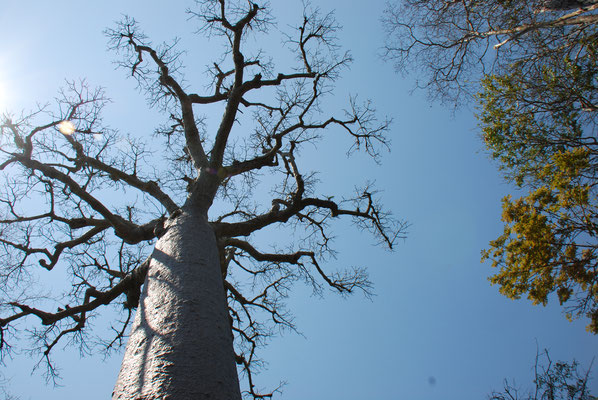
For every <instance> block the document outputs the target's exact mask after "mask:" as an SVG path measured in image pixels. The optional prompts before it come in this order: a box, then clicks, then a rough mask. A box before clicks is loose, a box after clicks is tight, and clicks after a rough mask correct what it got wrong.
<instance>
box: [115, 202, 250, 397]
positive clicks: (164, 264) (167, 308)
mask: <svg viewBox="0 0 598 400" xmlns="http://www.w3.org/2000/svg"><path fill="white" fill-rule="evenodd" d="M185 208H186V210H185V211H183V212H182V213H181V214H180V215H179V216H178V217H177V218H176V219H175V220H174V221H171V222H170V224H169V226H167V229H168V230H167V231H166V233H165V235H164V236H162V237H161V238H160V240H159V241H158V242H157V244H156V247H155V249H154V252H153V254H152V260H151V263H150V267H149V271H148V275H147V278H146V282H145V285H144V289H143V293H142V295H141V299H140V302H139V308H138V309H137V314H136V316H135V321H134V322H133V326H132V328H131V335H130V338H129V342H128V344H127V348H126V352H125V356H124V360H123V363H122V366H121V370H120V374H119V376H118V380H117V383H116V387H115V389H114V392H113V399H121V400H125V399H126V400H150V399H151V400H153V399H156V400H157V399H160V400H166V399H170V400H191V399H192V400H201V399H210V400H238V399H240V398H241V394H240V389H239V381H238V377H237V371H236V364H235V358H234V350H233V338H232V334H231V329H230V323H229V319H228V309H227V305H226V298H225V293H224V287H223V282H222V274H221V271H220V263H219V257H218V248H217V246H216V238H215V236H214V232H213V230H212V228H211V227H210V225H209V224H208V221H207V217H206V216H205V213H200V212H195V211H190V210H189V209H190V207H185Z"/></svg>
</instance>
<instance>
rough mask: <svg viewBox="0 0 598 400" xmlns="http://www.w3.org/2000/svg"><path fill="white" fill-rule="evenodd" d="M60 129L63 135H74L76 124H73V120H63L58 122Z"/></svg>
mask: <svg viewBox="0 0 598 400" xmlns="http://www.w3.org/2000/svg"><path fill="white" fill-rule="evenodd" d="M58 130H59V131H60V132H61V133H62V134H63V135H72V134H73V133H75V124H73V123H72V122H71V121H62V122H61V123H59V124H58Z"/></svg>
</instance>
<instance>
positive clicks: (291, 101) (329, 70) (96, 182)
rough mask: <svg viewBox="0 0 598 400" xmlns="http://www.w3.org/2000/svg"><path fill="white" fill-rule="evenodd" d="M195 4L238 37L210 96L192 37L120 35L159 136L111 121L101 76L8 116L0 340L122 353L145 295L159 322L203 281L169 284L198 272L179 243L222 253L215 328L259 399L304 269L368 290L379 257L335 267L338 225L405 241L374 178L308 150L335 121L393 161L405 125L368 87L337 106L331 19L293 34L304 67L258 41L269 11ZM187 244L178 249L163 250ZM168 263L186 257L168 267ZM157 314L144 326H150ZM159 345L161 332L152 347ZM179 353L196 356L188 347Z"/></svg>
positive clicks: (308, 277)
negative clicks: (189, 60)
mask: <svg viewBox="0 0 598 400" xmlns="http://www.w3.org/2000/svg"><path fill="white" fill-rule="evenodd" d="M188 13H189V17H190V21H193V22H195V23H197V24H198V26H199V28H198V32H199V33H200V34H202V35H205V36H207V37H209V38H210V39H212V40H221V43H222V44H223V46H224V48H225V50H224V52H223V55H222V57H221V59H218V60H215V61H214V62H212V63H210V64H208V75H209V79H208V81H207V82H203V84H204V85H205V87H207V88H208V89H207V90H206V91H205V92H204V91H201V88H202V87H204V86H202V85H201V84H200V85H198V86H197V90H198V91H196V90H195V85H191V84H190V83H189V82H190V81H191V80H188V78H187V77H186V73H187V71H186V70H184V69H183V67H182V64H181V62H180V60H181V56H182V50H180V49H179V48H178V47H177V42H176V41H174V42H165V43H162V44H155V43H154V42H152V41H150V40H149V38H147V37H146V36H145V35H144V34H143V32H142V30H141V28H140V27H139V24H138V23H137V22H136V21H135V20H134V19H133V18H130V17H124V18H123V19H122V21H120V22H119V23H118V24H117V25H116V26H115V27H114V28H112V29H108V30H107V31H106V35H107V37H108V39H109V42H110V47H111V49H112V50H113V51H115V52H116V53H117V55H118V57H119V66H120V67H121V68H122V69H124V70H125V72H126V73H127V75H130V76H132V77H133V78H134V79H135V80H136V81H137V83H138V84H139V88H140V89H141V90H142V91H143V92H144V93H146V94H147V98H148V100H149V103H150V105H151V106H152V107H153V109H154V110H156V112H158V113H160V114H161V115H163V116H164V124H163V125H162V126H160V127H158V128H157V129H156V131H155V132H154V134H153V135H150V134H148V133H143V132H142V133H138V134H136V135H132V136H130V137H125V136H124V135H122V134H121V133H120V132H118V130H116V129H114V128H111V127H110V126H109V125H108V124H107V123H105V122H104V120H103V118H102V109H103V108H104V107H105V105H106V104H107V103H108V102H109V101H110V100H109V98H108V97H107V95H106V94H105V93H104V91H103V90H102V89H95V88H92V87H90V85H88V84H87V83H86V82H85V81H73V82H69V83H68V84H67V86H66V87H65V88H64V90H63V91H62V92H61V93H60V96H59V97H58V99H57V102H56V104H55V105H54V106H47V107H41V108H39V109H38V110H35V111H34V112H33V113H27V114H22V115H18V116H17V115H6V116H5V117H4V118H3V120H2V123H1V125H0V126H1V132H0V134H1V147H0V154H1V157H2V158H1V160H0V170H1V171H2V179H3V181H4V185H3V189H2V191H1V192H0V202H2V205H3V209H2V217H1V220H0V257H1V259H2V266H1V267H0V268H1V275H0V277H1V279H2V283H3V289H2V292H1V301H0V310H1V312H2V318H1V319H0V326H1V328H2V329H1V331H0V332H1V336H0V339H1V342H0V348H1V350H2V354H3V356H6V355H10V353H11V350H12V346H13V345H15V344H16V345H24V343H26V342H25V339H27V338H26V337H24V336H26V335H24V333H25V332H26V331H29V332H30V335H29V336H30V337H29V338H28V339H30V341H29V344H28V346H29V347H28V349H29V350H31V351H32V352H33V353H34V354H37V355H38V356H39V357H40V358H41V360H40V362H43V363H44V365H46V366H47V372H48V375H49V376H50V377H53V376H54V375H55V373H56V370H55V369H54V365H53V363H52V359H51V354H52V351H53V349H54V348H55V347H56V345H57V344H58V343H64V342H65V341H71V342H74V343H77V344H78V345H80V346H81V347H82V348H84V349H85V348H87V347H88V346H92V344H93V343H100V345H101V346H102V347H103V348H105V349H111V348H113V347H115V346H119V345H121V343H122V341H123V339H124V338H125V333H126V332H127V328H128V326H129V325H130V322H131V320H132V316H133V313H134V312H133V311H134V310H135V309H137V308H138V309H141V308H144V307H145V308H144V312H143V314H144V317H147V318H153V317H154V314H156V315H158V314H160V312H162V311H160V310H159V308H160V307H162V306H164V308H165V309H167V308H168V304H162V303H161V301H170V300H172V299H171V298H169V297H168V294H164V293H165V292H168V291H169V290H170V289H172V287H170V288H169V287H168V285H175V284H174V283H173V282H175V281H176V282H177V283H176V285H182V286H184V285H185V283H186V282H184V280H183V281H181V280H178V281H177V280H176V279H175V280H173V281H172V282H170V281H168V279H170V278H167V277H165V275H164V273H165V272H164V271H166V270H167V271H170V272H168V273H172V271H176V270H177V268H179V269H181V268H182V269H184V268H187V267H189V265H186V264H189V262H186V261H180V260H181V259H183V260H184V259H185V256H186V255H185V254H183V255H182V256H181V257H182V258H180V257H179V253H181V252H182V251H180V252H179V251H178V250H177V246H178V247H181V248H184V249H188V250H189V252H190V253H193V254H192V255H195V253H194V252H195V251H198V253H197V254H198V255H199V256H200V258H201V259H202V260H203V258H205V259H206V260H208V261H206V263H207V264H206V265H208V267H206V268H207V269H209V268H211V267H212V265H211V264H210V262H209V260H210V257H211V256H210V252H211V251H212V250H213V253H214V254H216V255H217V258H216V259H217V265H216V269H217V273H216V277H218V276H219V275H221V276H220V277H218V279H219V280H218V279H216V280H215V281H214V282H216V283H215V284H211V283H207V284H205V285H212V286H220V287H217V288H216V289H217V290H216V291H215V292H214V293H216V295H218V293H219V292H218V290H219V291H222V293H223V298H222V302H223V307H224V308H223V310H224V312H225V314H226V315H227V317H226V318H227V322H230V323H229V324H228V323H227V324H225V325H229V326H224V327H223V326H222V324H221V322H222V320H214V321H208V322H209V323H208V325H210V326H211V325H218V326H219V329H223V332H224V333H223V334H220V333H218V334H217V335H220V337H225V338H227V337H229V336H231V332H232V336H233V337H234V358H233V359H232V361H233V362H236V363H237V364H238V365H239V366H240V370H241V371H242V372H243V373H244V374H245V376H246V378H247V385H246V394H247V395H248V396H251V397H255V398H263V397H268V396H270V395H271V394H268V393H259V392H258V391H257V389H256V386H255V383H254V381H253V377H252V372H253V371H255V369H256V368H258V367H259V359H258V358H257V356H256V349H257V348H258V347H259V346H262V345H263V344H264V342H265V339H266V338H268V337H269V336H271V335H273V334H274V332H275V330H276V328H288V329H294V328H295V326H294V323H293V320H292V317H291V314H290V312H289V311H288V310H287V309H286V308H285V305H284V300H285V298H286V297H287V295H288V293H289V291H290V289H291V287H292V285H293V283H295V282H297V281H303V282H305V283H307V284H308V285H310V286H311V287H312V288H313V290H314V292H315V293H318V294H319V293H321V292H322V291H323V288H324V287H325V286H328V287H330V288H331V289H332V290H333V291H335V292H338V293H341V294H349V293H352V292H355V291H362V292H364V293H366V294H369V290H370V283H369V281H368V278H367V273H366V270H365V269H364V268H363V267H360V266H356V267H348V268H344V269H341V270H337V271H335V270H332V269H330V267H329V266H328V265H327V264H326V263H325V262H326V261H329V260H330V259H331V257H332V256H333V255H334V251H333V247H332V234H331V230H330V229H331V224H332V223H333V221H334V220H335V219H336V218H340V217H346V218H349V219H350V220H352V221H353V222H354V224H355V225H356V226H357V228H358V229H361V230H365V231H369V232H371V233H372V234H373V235H374V237H375V238H376V239H377V241H378V242H379V243H381V244H384V245H385V246H387V247H389V248H392V247H393V244H394V243H395V241H396V240H397V238H399V237H402V236H403V235H404V233H405V229H406V224H405V223H404V222H402V221H398V220H395V219H393V218H392V217H391V215H390V213H389V212H387V211H385V210H384V209H383V208H382V207H381V204H380V201H379V200H378V197H377V194H376V191H375V189H374V188H373V186H372V185H371V184H368V183H367V182H366V183H364V185H362V186H359V187H356V188H354V189H353V193H351V194H349V193H346V194H344V195H343V194H340V195H339V194H333V193H323V194H320V193H319V190H320V189H321V188H320V186H319V185H317V180H316V178H315V174H314V171H310V170H309V167H308V166H305V164H303V163H302V157H301V150H302V149H303V148H304V147H305V146H306V145H308V144H314V143H318V142H319V141H320V140H321V139H322V136H323V135H325V134H327V133H328V132H335V131H336V133H335V134H339V133H344V134H345V137H344V138H343V137H342V136H340V135H339V136H338V140H337V141H336V142H335V143H338V145H339V146H338V147H343V146H342V145H343V144H344V145H345V146H344V151H349V153H351V152H354V151H363V152H364V153H365V154H367V155H369V156H371V157H372V158H373V159H374V160H376V159H377V157H378V156H379V154H380V151H382V150H384V149H386V148H387V147H388V139H387V132H388V130H389V124H390V121H389V120H388V119H379V118H378V117H377V115H376V113H375V109H374V108H373V106H372V104H371V102H369V101H367V100H366V101H360V100H359V99H358V98H357V97H356V96H352V97H350V98H349V99H348V100H347V107H346V109H345V110H344V111H342V112H340V113H338V112H336V113H334V112H329V111H328V110H327V108H326V107H325V102H324V100H323V99H324V98H325V97H326V96H328V95H330V94H332V93H333V92H334V82H335V80H336V79H337V78H338V77H339V76H340V74H341V73H342V71H343V70H345V69H347V68H348V67H349V65H350V64H351V61H352V58H351V55H350V53H348V52H346V51H343V50H342V49H340V47H339V46H338V44H337V41H336V34H337V33H338V31H339V26H338V25H337V24H336V22H335V21H334V18H333V16H332V14H326V13H322V12H320V11H319V10H317V9H315V8H312V7H310V6H309V5H308V6H306V9H305V12H304V14H303V15H302V16H301V17H300V18H299V21H298V25H297V26H296V27H295V28H294V29H292V30H291V31H290V32H289V34H288V35H287V36H286V37H285V38H284V39H283V41H282V42H283V45H284V46H285V47H286V48H287V49H288V50H289V51H290V53H291V54H292V55H293V57H294V64H292V65H286V64H284V63H281V64H283V65H277V64H275V63H274V61H272V60H269V59H268V57H267V56H266V54H267V52H266V51H265V50H262V49H260V48H259V47H256V46H251V45H249V44H248V41H247V36H248V35H250V34H264V33H266V32H268V29H269V28H270V27H271V25H272V17H271V16H270V14H269V13H268V9H267V7H262V6H260V5H257V4H254V3H245V2H234V1H231V2H228V1H224V0H205V1H198V2H197V4H196V6H195V7H194V8H192V9H190V10H189V11H188ZM210 105H220V106H221V107H220V109H221V112H222V114H221V119H220V120H218V121H217V122H215V123H210V122H209V121H206V119H205V118H203V117H202V116H201V114H200V112H199V111H198V110H199V109H201V107H202V106H203V107H206V106H210ZM347 139H348V140H347ZM264 198H265V200H264ZM208 210H209V214H208ZM206 219H209V220H208V221H207V224H206V225H205V227H204V228H205V229H204V228H202V229H204V230H203V231H201V232H203V233H201V234H202V235H206V236H202V238H208V239H209V240H207V239H206V240H205V241H203V240H202V241H201V242H199V240H200V239H199V237H196V236H194V234H191V235H189V234H186V233H185V232H187V230H186V229H191V228H188V227H189V226H191V227H192V228H193V229H195V228H197V226H199V225H202V224H203V222H202V221H204V220H206ZM187 221H191V222H187ZM264 229H275V230H277V231H278V232H283V233H284V234H279V235H277V236H278V237H279V238H280V239H281V241H280V242H279V243H273V244H271V246H270V247H269V248H261V247H259V246H258V245H256V243H255V237H256V235H257V234H258V232H260V231H262V230H264ZM200 230H201V229H200ZM189 232H192V233H193V232H195V231H193V230H190V231H189ZM206 232H207V233H206ZM212 237H213V238H212ZM285 239H288V240H286V241H285ZM194 241H198V242H197V243H195V242H194ZM212 245H213V249H212V250H210V249H206V248H208V247H210V246H212ZM173 248H174V250H173ZM196 248H200V250H196ZM169 249H170V250H169ZM171 250H172V254H170V253H169V254H168V255H169V256H170V258H171V259H172V260H174V261H168V262H167V261H164V260H162V259H160V256H162V255H163V254H165V253H167V252H168V251H171ZM183 253H184V252H183ZM204 253H205V254H204ZM204 255H205V257H204ZM169 262H174V264H173V265H174V267H173V268H175V269H172V268H171V269H164V268H163V267H164V265H166V266H167V267H168V265H167V264H168V263H169ZM202 262H203V261H202ZM185 263H186V264H185ZM191 267H193V268H194V266H193V265H191ZM40 271H43V272H53V273H61V274H63V276H64V278H65V279H64V280H65V285H64V286H63V287H47V286H45V285H44V281H43V280H42V279H39V276H40V275H39V272H40ZM202 273H203V272H202ZM161 274H162V275H161ZM181 276H183V275H181ZM164 282H169V284H164ZM160 285H163V286H160ZM174 289H175V291H176V290H178V289H179V288H178V287H176V288H174ZM212 289H214V288H213V287H207V288H205V287H199V288H193V287H192V288H190V289H188V291H187V292H185V293H188V292H203V291H206V290H207V291H208V292H210V291H211V290H212ZM185 290H187V289H185ZM177 293H178V292H177ZM181 293H183V291H181ZM210 293H212V292H210ZM163 295H164V297H161V296H163ZM192 295H193V294H192ZM174 297H176V296H174ZM179 297H180V296H179ZM165 299H166V300H165ZM168 299H170V300H168ZM175 300H176V301H179V300H181V299H175ZM175 300H172V301H175ZM195 301H196V299H195V298H191V299H187V298H183V299H182V301H181V302H179V303H177V304H176V306H177V307H179V306H180V307H187V306H189V307H191V311H192V312H195V311H197V310H195V309H194V308H193V307H195V306H194V305H193V304H192V303H194V302H195ZM210 304H211V303H210ZM215 304H218V300H217V299H216V300H215ZM108 305H110V306H112V307H113V308H114V309H115V310H116V311H117V312H119V313H120V315H121V316H122V318H121V319H120V320H119V321H115V322H114V324H113V327H112V331H111V332H109V333H108V334H102V333H100V334H99V336H96V335H97V334H98V333H97V332H94V330H93V327H92V325H91V324H90V321H91V320H92V319H93V318H94V317H96V316H97V315H99V313H100V312H101V311H102V309H103V307H104V306H108ZM148 305H153V306H154V308H153V309H150V308H148V309H146V308H147V307H149V306H148ZM148 311H149V312H148ZM197 312H200V313H201V312H203V311H202V310H199V311H197ZM210 312H211V311H209V312H208V314H210ZM140 314H142V313H140V312H138V313H137V317H136V322H135V325H134V330H135V329H137V328H136V327H139V326H143V323H144V321H140V322H139V323H138V322H137V320H139V319H140V318H141V319H143V318H144V317H139V315H140ZM169 316H170V315H166V317H169ZM160 318H161V317H160ZM200 319H201V318H200ZM211 322H213V323H211ZM175 330H176V329H175ZM182 330H184V329H182V328H181V329H179V330H178V331H182ZM179 333H180V332H174V333H173V334H179ZM169 334H170V333H169ZM202 334H203V333H202ZM164 335H166V334H164ZM195 336H201V335H199V334H195ZM132 337H133V336H132ZM135 340H137V339H135ZM144 340H145V341H146V342H147V341H149V342H151V340H152V339H151V338H150V339H147V337H146V338H145V339H144V338H142V339H140V343H142V344H143V343H144ZM156 340H157V339H156ZM227 340H228V339H227ZM146 344H147V343H146ZM180 351H181V352H187V353H190V354H191V357H192V356H193V354H194V353H193V352H194V349H193V348H191V349H186V348H184V346H183V348H182V349H181V350H180ZM128 354H129V353H127V355H126V356H125V363H123V370H124V369H126V367H125V364H126V361H127V357H129V356H128ZM158 356H160V355H158ZM166 356H168V355H166ZM131 357H132V356H131ZM201 362H202V363H203V364H206V365H211V364H210V363H211V362H212V360H208V359H204V360H203V361H201ZM233 368H234V365H233ZM214 369H215V368H214ZM192 372H193V371H191V373H192ZM121 373H122V370H121ZM167 378H169V377H167ZM201 385H202V383H201V382H200V383H199V384H198V385H197V386H198V387H200V388H202V386H201Z"/></svg>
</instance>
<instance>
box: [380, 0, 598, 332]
mask: <svg viewBox="0 0 598 400" xmlns="http://www.w3.org/2000/svg"><path fill="white" fill-rule="evenodd" d="M385 25H386V27H387V29H388V30H387V33H388V42H387V44H386V53H385V55H386V57H388V58H389V59H391V60H393V61H394V62H395V63H396V64H395V65H396V67H397V68H399V69H401V70H407V69H409V68H422V67H423V68H422V69H423V70H424V72H423V73H422V74H421V81H420V84H419V86H421V87H425V88H427V89H428V91H429V93H430V95H431V96H432V97H434V98H440V99H442V100H444V101H451V102H455V103H456V104H458V103H460V102H462V101H468V99H474V98H475V99H476V102H478V104H479V107H480V108H479V114H478V119H479V121H480V127H481V129H482V137H483V139H484V142H485V144H486V147H487V149H488V151H489V153H490V155H491V157H492V158H493V159H494V160H496V161H497V162H498V164H499V168H500V170H501V171H502V173H503V174H504V176H505V178H506V179H507V180H508V181H510V182H513V183H514V184H515V185H517V186H518V187H519V188H521V189H523V190H524V191H528V192H529V194H528V195H525V196H523V197H521V198H519V199H513V198H512V197H511V196H507V197H506V198H505V199H504V201H503V222H504V223H505V228H504V232H503V234H502V235H501V236H500V237H499V238H498V239H497V240H495V241H492V242H491V243H490V248H489V249H487V250H485V251H484V252H483V259H492V262H493V266H495V267H498V268H500V270H499V272H498V273H497V274H496V275H495V276H493V277H492V278H490V280H491V282H492V283H493V284H498V285H500V290H501V292H502V293H503V294H505V295H507V296H509V297H512V298H519V297H520V296H522V295H527V297H528V298H529V299H530V300H531V301H533V302H534V303H535V304H538V303H540V304H546V302H547V301H548V296H549V294H550V293H554V292H556V293H557V295H558V299H559V301H560V302H561V304H564V305H565V309H566V312H567V316H568V317H569V318H571V317H577V316H586V317H588V318H589V319H590V325H588V330H590V331H592V332H594V333H598V269H597V262H596V256H597V253H596V251H597V249H598V240H597V234H598V231H597V230H596V223H597V222H598V220H597V211H598V210H597V206H598V198H597V196H596V195H597V193H596V189H595V187H596V183H597V181H596V178H597V176H596V166H597V164H596V150H597V148H596V145H597V141H596V134H597V132H596V128H597V125H596V123H597V120H596V116H597V111H598V90H597V88H598V75H597V74H598V66H597V57H596V43H598V29H597V28H598V3H597V2H595V1H581V2H580V1H530V2H524V1H499V0H489V1H477V0H471V1H418V0H406V1H403V2H401V3H399V2H395V3H393V4H391V5H390V6H389V8H388V9H387V13H386V15H385Z"/></svg>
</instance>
